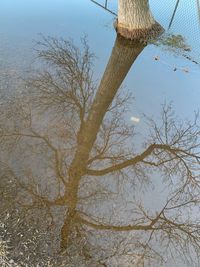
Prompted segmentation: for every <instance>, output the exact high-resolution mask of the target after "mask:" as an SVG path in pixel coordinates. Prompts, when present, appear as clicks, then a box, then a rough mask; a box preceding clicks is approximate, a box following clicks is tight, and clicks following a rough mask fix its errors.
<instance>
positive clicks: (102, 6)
mask: <svg viewBox="0 0 200 267" xmlns="http://www.w3.org/2000/svg"><path fill="white" fill-rule="evenodd" d="M90 1H92V2H93V3H94V4H96V5H98V6H100V7H101V8H103V9H105V10H106V11H108V12H110V13H111V14H113V15H115V16H117V14H116V13H115V12H114V11H112V10H111V9H109V8H108V0H105V3H104V4H100V3H98V2H97V1H94V0H90Z"/></svg>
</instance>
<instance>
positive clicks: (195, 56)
mask: <svg viewBox="0 0 200 267" xmlns="http://www.w3.org/2000/svg"><path fill="white" fill-rule="evenodd" d="M90 1H92V2H93V3H94V4H96V5H98V6H99V7H101V8H103V9H104V10H105V11H107V12H110V13H111V14H112V15H113V16H117V2H118V1H117V0H90ZM149 2H150V6H151V10H152V12H153V14H154V17H155V18H156V20H157V21H159V22H160V24H161V25H162V26H163V27H164V28H165V30H166V32H165V34H166V35H171V36H179V37H180V36H182V39H181V38H179V39H178V41H180V40H182V41H184V47H183V53H184V56H185V57H186V58H188V59H191V60H193V61H194V62H195V61H196V62H199V61H200V0H162V1H160V0H149Z"/></svg>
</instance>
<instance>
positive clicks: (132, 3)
mask: <svg viewBox="0 0 200 267" xmlns="http://www.w3.org/2000/svg"><path fill="white" fill-rule="evenodd" d="M115 27H116V30H117V32H118V33H119V34H120V35H122V36H123V37H125V38H127V39H131V40H137V41H140V42H148V41H149V40H150V39H152V38H154V37H156V36H158V35H159V34H160V33H162V32H163V28H162V27H161V26H160V24H159V23H157V22H156V21H155V19H154V17H153V15H152V13H151V11H150V8H149V1H148V0H119V1H118V20H117V21H116V24H115Z"/></svg>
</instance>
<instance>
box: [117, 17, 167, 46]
mask: <svg viewBox="0 0 200 267" xmlns="http://www.w3.org/2000/svg"><path fill="white" fill-rule="evenodd" d="M114 27H115V30H116V32H117V33H118V34H119V35H121V36H123V37H124V38H126V39H129V40H133V41H136V42H141V43H147V42H149V41H150V40H152V39H154V38H156V37H158V36H160V35H161V34H162V33H163V32H164V29H163V27H162V26H161V25H160V24H159V23H158V22H155V23H154V24H153V25H152V26H151V28H146V29H133V30H130V29H127V28H124V27H122V26H120V25H119V24H118V20H116V21H115V22H114Z"/></svg>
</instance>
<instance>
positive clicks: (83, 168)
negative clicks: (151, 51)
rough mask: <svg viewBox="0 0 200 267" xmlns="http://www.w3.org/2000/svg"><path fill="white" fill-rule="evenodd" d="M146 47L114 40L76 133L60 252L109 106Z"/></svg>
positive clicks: (67, 238) (73, 217)
mask: <svg viewBox="0 0 200 267" xmlns="http://www.w3.org/2000/svg"><path fill="white" fill-rule="evenodd" d="M144 47H145V45H144V44H141V43H133V42H131V41H129V40H125V39H124V38H121V37H117V39H116V41H115V45H114V48H113V50H112V54H111V56H110V60H109V62H108V64H107V67H106V69H105V72H104V75H103V78H102V80H101V82H100V85H99V88H98V91H97V93H96V96H95V99H94V101H93V104H92V106H91V109H90V111H89V114H88V117H87V119H86V121H85V122H84V124H83V127H82V129H81V130H80V132H79V135H78V140H77V149H76V153H75V156H74V159H73V161H72V163H71V166H70V168H69V171H68V175H69V181H68V192H69V193H68V202H69V206H68V211H67V213H66V216H65V221H64V224H63V226H62V229H61V249H66V248H67V247H68V244H69V237H70V235H71V230H72V228H73V224H74V222H75V218H76V208H77V204H78V190H79V185H80V181H81V178H82V177H83V176H84V175H85V174H86V173H87V165H88V160H89V156H90V152H91V150H92V147H93V145H94V142H95V140H96V138H97V134H98V132H99V129H100V127H101V124H102V121H103V118H104V116H105V114H106V112H107V110H108V108H109V106H110V105H111V103H112V101H113V99H114V97H115V95H116V93H117V91H118V89H119V87H120V85H121V84H122V82H123V80H124V78H125V77H126V75H127V73H128V71H129V69H130V67H131V66H132V64H133V62H134V61H135V59H136V58H137V56H138V55H139V54H140V53H141V51H142V50H143V49H144Z"/></svg>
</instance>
